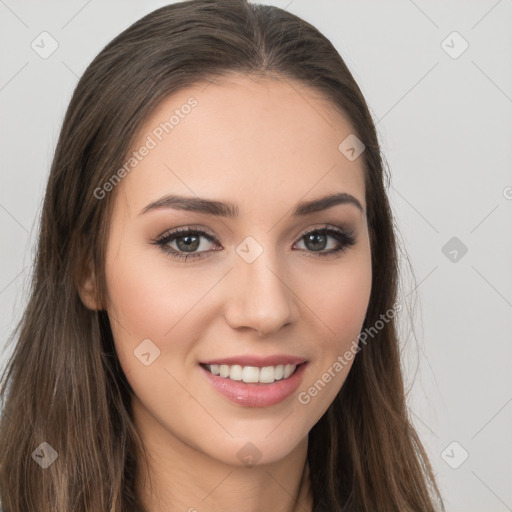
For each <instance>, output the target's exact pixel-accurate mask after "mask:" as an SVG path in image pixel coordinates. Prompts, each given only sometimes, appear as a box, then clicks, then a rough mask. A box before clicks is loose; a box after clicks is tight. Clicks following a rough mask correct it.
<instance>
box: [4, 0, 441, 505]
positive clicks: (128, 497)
mask: <svg viewBox="0 0 512 512" xmlns="http://www.w3.org/2000/svg"><path fill="white" fill-rule="evenodd" d="M397 279H398V272H397V256H396V242H395V237H394V232H393V220H392V214H391V211H390V208H389V204H388V200H387V197H386V192H385V184H384V172H383V165H382V160H381V156H380V149H379V144H378V141H377V137H376V132H375V127H374V124H373V122H372V119H371V116H370V114H369V111H368V108H367V105H366V102H365V100H364V98H363V96H362V94H361V91H360V90H359V88H358V86H357V84H356V83H355V81H354V79H353V77H352V75H351V74H350V72H349V70H348V69H347V67H346V65H345V64H344V62H343V60H342V59H341V57H340V56H339V54H338V53H337V52H336V50H335V48H334V47H333V46H332V44H331V43H330V42H329V41H328V40H327V39H326V38H325V37H324V36H323V35H321V34H320V33H319V32H318V31H317V30H316V29H315V28H314V27H313V26H311V25H310V24H308V23H306V22H305V21H303V20H301V19H300V18H298V17H296V16H294V15H292V14H290V13H288V12H286V11H284V10H281V9H278V8H276V7H270V6H261V5H251V4H249V3H246V2H245V1H242V0H239V1H236V2H233V1H225V0H218V1H214V0H208V1H204V0H201V1H197V0H193V1H188V2H182V3H177V4H173V5H169V6H166V7H163V8H161V9H158V10H156V11H154V12H152V13H150V14H149V15H147V16H145V17H144V18H142V19H141V20H139V21H138V22H136V23H134V24H133V25H132V26H131V27H129V28H128V29H127V30H125V31H124V32H123V33H121V34H120V35H119V36H118V37H116V38H115V39H114V40H113V41H112V42H111V43H110V44H108V45H107V46H106V47H105V48H104V49H103V50H102V51H101V52H100V54H99V55H98V56H97V57H96V58H95V59H94V61H93V62H92V63H91V65H90V66H89V67H88V69H87V70H86V71H85V73H84V75H83V77H82V78H81V80H80V81H79V83H78V85H77V87H76V90H75V92H74V94H73V97H72V99H71V102H70V105H69V107H68V110H67V113H66V116H65V119H64V123H63V126H62V130H61V134H60V138H59V141H58V145H57V148H56V153H55V156H54V160H53V164H52V168H51V173H50V178H49V182H48V187H47V192H46V196H45V201H44V206H43V212H42V220H41V230H40V237H39V245H38V252H37V258H36V266H35V273H34V278H33V285H32V291H31V296H30V300H29V303H28V306H27V309H26V311H25V313H24V316H23V318H22V320H21V323H20V325H19V327H18V330H17V336H18V340H17V345H16V348H15V351H14V353H13V355H12V358H11V359H10V361H9V364H8V366H7V368H6V371H5V372H4V375H3V380H2V390H1V393H2V397H3V400H4V404H5V405H4V414H3V416H2V422H1V424H0V444H1V446H2V447H3V449H2V454H1V455H0V499H1V503H2V506H3V510H4V512H22V511H23V512H25V511H27V510H31V511H39V510H41V511H46V510H59V511H60V510H62V511H64V510H66V511H71V510H73V511H88V512H89V511H105V510H115V511H116V512H119V511H147V512H154V511H164V510H188V511H194V510H197V511H202V510H208V511H216V510H221V509H222V510H232V509H235V507H236V508H238V509H240V508H241V509H243V510H247V511H260V510H265V511H278V510H279V511H290V512H291V511H298V510H303V511H308V512H312V511H314V512H320V511H325V512H327V511H328V512H333V511H343V512H350V511H376V510H378V511H380V512H382V511H397V510H400V511H421V512H425V511H434V510H439V509H440V508H441V507H442V502H441V498H440V496H439V492H438V489H437V487H436V484H435V480H434V476H433V474H432V470H431V467H430V465H429V462H428V459H427V456H426V454H425V451H424V449H423V448H422V446H421V443H420V441H419V439H418V436H417V435H416V433H415V431H414V429H413V427H412V425H411V423H410V421H409V419H408V414H407V409H406V404H405V399H404V389H403V383H402V376H401V372H400V358H399V350H398V341H397V335H396V326H395V321H394V316H395V312H396V311H398V310H399V309H400V308H401V305H400V304H395V301H396V292H397Z"/></svg>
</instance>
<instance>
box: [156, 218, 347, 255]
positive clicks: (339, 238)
mask: <svg viewBox="0 0 512 512" xmlns="http://www.w3.org/2000/svg"><path fill="white" fill-rule="evenodd" d="M202 239H203V240H206V243H204V242H202ZM329 239H331V240H334V242H332V241H331V242H330V240H329ZM303 241H304V242H303ZM209 243H214V244H217V245H218V247H220V244H219V243H218V241H217V240H216V239H215V237H214V236H213V235H211V234H209V233H207V232H206V231H203V230H201V229H194V228H191V227H189V226H187V227H182V228H176V229H174V230H172V231H169V232H167V233H164V234H163V235H162V236H161V237H159V238H158V239H156V240H155V241H153V244H154V245H157V246H158V247H160V248H161V249H162V250H163V251H165V252H166V253H167V254H169V256H171V257H172V258H174V259H177V260H183V261H186V260H187V259H190V258H192V259H193V258H199V257H203V256H204V255H205V254H208V253H209V252H211V251H212V250H213V251H218V250H221V249H219V248H217V249H209V248H208V244H209ZM300 243H303V245H304V246H305V251H306V252H308V253H309V254H310V255H311V256H315V257H321V256H324V257H327V256H330V255H333V254H337V253H341V252H342V251H345V250H347V249H348V248H349V247H351V246H352V245H354V244H355V243H356V238H355V236H354V235H353V233H352V232H347V231H345V230H343V229H341V228H339V227H334V226H332V227H329V226H324V227H322V228H318V229H314V230H312V231H309V232H307V233H306V234H304V235H302V237H301V238H300V240H299V242H298V244H300ZM333 245H334V247H333ZM326 249H330V250H328V251H326ZM301 250H302V248H301Z"/></svg>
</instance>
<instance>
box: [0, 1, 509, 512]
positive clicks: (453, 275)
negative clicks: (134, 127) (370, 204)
mask: <svg viewBox="0 0 512 512" xmlns="http://www.w3.org/2000/svg"><path fill="white" fill-rule="evenodd" d="M166 3H169V2H163V1H148V0H146V1H142V0H139V1H126V0H125V1H122V2H121V1H115V2H114V1H108V2H107V1H102V2H100V1H99V0H89V1H79V2H77V1H74V0H73V1H67V2H64V1H62V2H50V1H48V2H35V1H30V2H28V1H23V2H22V1H19V0H18V1H15V0H5V1H4V0H0V23H1V29H0V39H1V45H0V55H1V75H0V109H1V118H2V124H1V126H0V144H1V155H2V158H1V165H2V167H1V173H0V245H1V256H0V311H1V317H0V350H1V352H0V354H1V355H0V367H3V366H4V364H5V361H6V359H7V355H8V354H9V353H10V350H11V348H10V347H8V346H6V345H5V342H6V340H7V337H8V335H9V333H10V331H11V330H12V328H13V327H14V324H15V321H16V320H17V319H18V318H19V316H20V314H21V311H22V309H23V305H24V303H25V301H26V297H27V295H26V294H27V283H28V277H29V273H30V266H31V263H32V256H33V248H34V242H35V239H36V233H37V223H38V216H39V213H40V205H41V200H42V196H43V191H44V187H45V182H46V179H47V175H48V171H49V167H50V163H51V158H52V155H53V151H54V148H55V144H56V140H57V136H58V133H59V129H60V124H61V122H62V118H63V115H64V111H65V108H66V106H67V103H68V101H69V99H70V96H71V93H72V91H73V89H74V87H75V85H76V83H77V80H78V77H79V76H80V75H81V74H82V73H83V71H84V70H85V68H86V66H87V65H88V64H89V63H90V61H91V60H92V59H93V58H94V56H95V55H96V54H97V53H98V52H99V51H100V50H101V49H102V47H103V46H104V45H105V44H106V43H107V42H109V41H110V40H111V39H112V38H113V37H114V36H116V35H117V34H118V33H119V32H121V31H122V30H123V29H125V28H126V27H127V26H128V25H130V24H131V23H132V22H134V21H135V20H137V19H138V18H140V17H141V16H143V15H144V14H146V13H148V12H150V11H152V10H153V9H156V8H157V7H161V6H163V5H165V4H166ZM263 3H265V2H263ZM267 3H273V4H274V5H277V6H279V7H283V8H286V9H287V10H289V11H290V12H293V13H295V14H297V15H299V16H301V17H303V18H304V19H306V20H307V21H309V22H311V23H312V24H313V25H315V26H316V27H318V28H319V29H320V30H321V31H322V32H323V33H324V34H325V35H326V36H327V37H328V38H329V39H330V40H331V41H332V42H333V44H334V45H335V46H336V47H337V49H338V51H339V52H340V53H341V55H342V57H343V58H344V59H345V61H346V63H347V65H348V66H349V68H350V70H351V71H352V72H353V74H354V77H355V78H356V80H357V81H358V83H359V85H360V87H361V89H362V90H363V93H364V95H365V96H366V99H367V101H368V104H369V105H370V108H371V111H372V115H373V116H374V118H375V120H376V122H377V128H378V131H379V136H380V139H381V143H382V146H383V150H384V153H385V155H386V158H387V161H388V164H389V167H390V169H391V174H392V187H391V190H390V199H391V201H392V207H393V209H394V212H395V214H396V216H397V222H398V225H399V228H400V232H401V234H402V238H403V243H404V245H405V246H406V250H407V253H408V255H409V258H410V261H411V263H412V266H413V269H414V275H415V276H416V281H413V280H412V279H411V276H410V275H409V272H408V270H407V267H404V270H403V272H404V277H403V279H404V286H403V289H402V292H401V298H400V300H401V301H402V302H403V303H404V304H405V303H408V302H410V301H412V299H413V297H414V294H417V297H418V299H419V301H418V302H417V303H416V306H415V307H416V309H415V311H416V313H415V314H414V317H413V323H411V324H410V323H409V322H406V321H405V320H404V318H405V316H403V317H402V319H401V330H402V331H403V343H404V361H405V368H406V374H407V383H408V387H410V389H411V391H410V393H409V400H410V405H411V410H412V417H413V419H414V422H415V424H416V426H417V428H418V431H419V433H420V435H421V438H422V440H423V442H424V444H425V446H426V448H427V450H428V453H429V455H430V457H431V460H432V463H433V465H434V469H435V472H436V474H437V476H438V479H439V483H440V486H441V489H442V491H443V494H444V497H445V500H446V504H447V510H448V511H454V512H483V511H485V512H493V511H495V512H505V511H506V510H512V488H511V485H510V483H511V481H512V438H511V436H510V427H511V425H512V403H511V402H512V385H511V384H512V375H511V371H510V368H511V361H512V357H511V356H512V343H511V341H512V335H511V333H512V314H511V312H512V278H511V274H512V270H511V263H512V258H511V256H512V236H511V234H512V199H511V198H512V188H511V187H512V172H511V163H512V149H511V148H512V144H511V142H512V123H511V119H512V115H511V114H512V65H511V64H512V44H511V43H512V30H511V28H512V1H511V0H500V1H495V0H481V1H467V0H466V1H462V0H460V1H453V0H452V1H449V2H442V1H441V0H436V1H428V2H427V1H426V0H415V1H412V0H394V1H387V2H382V1H380V2H379V1H377V0H373V1H360V0H359V1H334V0H330V1H327V0H324V1H318V0H317V1H314V2H313V1H307V0H292V1H289V0H285V1H275V2H270V1H269V2H267ZM43 31H47V32H49V33H50V34H51V35H52V37H53V38H55V40H56V41H57V42H58V45H59V47H58V49H57V50H56V51H55V52H54V53H53V54H52V55H51V56H50V57H49V58H47V59H42V58H41V57H40V56H39V55H38V54H37V53H36V52H35V51H34V50H33V49H32V48H31V42H32V41H33V40H34V39H36V38H37V36H39V34H40V33H41V32H43ZM453 31H457V32H458V33H459V34H460V35H461V36H462V37H463V38H464V39H465V40H466V41H467V42H468V44H469V47H468V49H467V50H466V51H465V52H464V53H462V54H461V55H460V56H458V58H452V57H451V56H450V55H448V53H447V52H446V51H445V49H443V47H442V42H443V41H444V40H445V39H446V38H447V36H449V34H451V33H452V32H453ZM461 44H462V43H461V40H457V39H456V38H455V39H454V36H451V37H450V38H448V39H447V40H446V42H445V43H444V46H445V47H446V45H448V46H451V47H452V48H451V49H449V48H447V49H448V50H449V51H451V52H452V53H453V52H457V51H458V50H460V49H461V48H462V46H461ZM507 187H508V188H507ZM452 237H457V238H458V239H459V240H460V242H461V243H463V244H464V245H465V246H466V247H467V249H468V251H467V253H466V254H465V255H463V256H462V257H461V254H462V253H461V252H460V250H459V252H458V253H457V257H456V259H457V261H451V260H450V259H449V258H448V257H447V256H445V254H444V253H443V252H442V248H443V247H444V246H445V244H446V243H447V242H448V241H449V240H450V239H451V238H452ZM449 250H452V248H449ZM456 250H457V249H456ZM446 252H448V251H446ZM454 256H455V253H452V256H451V257H452V258H453V257H454ZM416 286H417V288H416V289H415V291H414V293H411V291H412V290H414V288H415V287H416ZM454 441H455V442H456V443H458V444H456V445H451V446H450V444H451V443H452V442H454ZM447 447H448V449H447V450H445V449H446V448H447ZM463 450H464V451H467V453H468V454H469V457H468V458H467V460H465V461H464V462H463V463H462V464H461V465H460V466H459V467H458V468H457V469H453V467H452V466H457V465H458V464H459V463H460V462H461V461H462V460H463V455H464V451H463ZM443 454H444V455H443Z"/></svg>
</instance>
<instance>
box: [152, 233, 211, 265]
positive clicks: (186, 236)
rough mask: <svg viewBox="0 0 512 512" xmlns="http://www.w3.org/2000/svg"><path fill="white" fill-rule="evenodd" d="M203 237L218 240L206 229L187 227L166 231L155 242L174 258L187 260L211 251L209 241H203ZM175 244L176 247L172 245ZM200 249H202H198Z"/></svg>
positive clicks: (208, 239)
mask: <svg viewBox="0 0 512 512" xmlns="http://www.w3.org/2000/svg"><path fill="white" fill-rule="evenodd" d="M201 239H205V240H207V241H209V242H217V240H215V238H214V237H213V236H212V235H210V234H208V233H206V232H205V231H202V230H200V229H191V228H190V227H185V228H177V229H174V230H173V231H170V232H167V233H164V235H162V236H161V237H160V238H158V239H157V240H155V241H154V242H153V243H154V244H155V245H157V246H159V247H160V248H161V249H162V250H163V251H165V252H166V253H168V254H169V255H170V256H171V257H172V258H175V259H179V260H187V259H189V258H197V257H200V256H201V255H202V253H205V252H209V248H208V243H204V242H202V241H201ZM173 244H174V247H173V246H172V245H173ZM198 249H200V250H199V251H198ZM213 250H218V249H213ZM195 251H198V252H195Z"/></svg>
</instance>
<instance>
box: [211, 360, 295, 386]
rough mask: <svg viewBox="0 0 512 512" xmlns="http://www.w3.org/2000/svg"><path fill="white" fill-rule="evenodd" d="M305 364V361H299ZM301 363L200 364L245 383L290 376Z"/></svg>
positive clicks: (262, 381)
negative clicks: (268, 364)
mask: <svg viewBox="0 0 512 512" xmlns="http://www.w3.org/2000/svg"><path fill="white" fill-rule="evenodd" d="M301 364H305V363H301ZM301 364H298V365H297V364H278V365H276V366H263V367H258V366H242V365H239V364H233V365H228V364H204V363H201V366H202V367H203V368H204V369H205V370H207V371H209V372H210V373H211V374H213V375H216V376H219V377H222V378H224V379H230V380H234V381H242V382H245V383H246V384H272V383H273V382H276V381H280V380H286V379H288V378H290V377H291V376H292V375H293V374H294V373H295V371H296V370H297V368H298V367H299V366H301Z"/></svg>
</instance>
